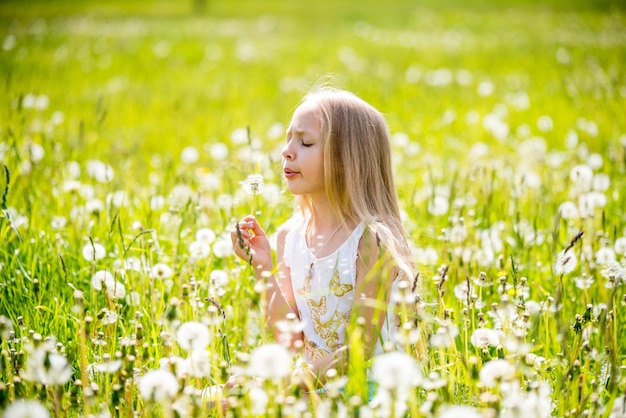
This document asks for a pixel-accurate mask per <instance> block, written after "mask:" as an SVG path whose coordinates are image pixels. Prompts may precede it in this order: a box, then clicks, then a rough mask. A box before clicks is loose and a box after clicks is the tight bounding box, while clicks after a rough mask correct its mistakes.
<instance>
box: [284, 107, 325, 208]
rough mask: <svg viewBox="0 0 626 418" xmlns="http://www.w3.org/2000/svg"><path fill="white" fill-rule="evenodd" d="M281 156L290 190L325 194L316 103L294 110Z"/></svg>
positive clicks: (304, 193)
mask: <svg viewBox="0 0 626 418" xmlns="http://www.w3.org/2000/svg"><path fill="white" fill-rule="evenodd" d="M282 156H283V172H284V175H285V178H286V179H287V187H288V188H289V191H290V192H291V193H293V194H294V195H309V196H311V197H315V195H321V196H324V197H325V196H326V194H325V192H324V144H323V140H322V136H321V124H320V119H319V117H318V110H317V106H316V105H315V103H312V102H304V103H302V104H301V105H300V106H298V108H297V109H296V111H295V112H294V113H293V117H292V118H291V124H290V125H289V128H287V144H286V145H285V147H284V148H283V151H282Z"/></svg>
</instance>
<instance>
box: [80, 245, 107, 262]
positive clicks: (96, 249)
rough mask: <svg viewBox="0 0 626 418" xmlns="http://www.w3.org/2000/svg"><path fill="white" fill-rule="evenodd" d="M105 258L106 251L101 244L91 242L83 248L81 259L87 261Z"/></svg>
mask: <svg viewBox="0 0 626 418" xmlns="http://www.w3.org/2000/svg"><path fill="white" fill-rule="evenodd" d="M105 256H106V250H105V249H104V247H103V246H102V245H101V244H98V243H97V242H94V243H93V244H92V243H91V242H89V243H87V244H85V246H84V247H83V258H84V259H85V260H87V261H94V260H95V261H97V260H101V259H103V258H104V257H105Z"/></svg>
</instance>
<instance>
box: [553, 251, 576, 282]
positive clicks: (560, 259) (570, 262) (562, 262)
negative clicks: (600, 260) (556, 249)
mask: <svg viewBox="0 0 626 418" xmlns="http://www.w3.org/2000/svg"><path fill="white" fill-rule="evenodd" d="M577 265H578V259H577V258H576V255H575V254H574V253H573V252H572V251H561V252H560V253H559V254H558V255H557V257H556V262H555V263H554V273H555V274H556V275H558V276H560V275H561V274H567V273H571V272H572V271H574V270H575V269H576V266H577Z"/></svg>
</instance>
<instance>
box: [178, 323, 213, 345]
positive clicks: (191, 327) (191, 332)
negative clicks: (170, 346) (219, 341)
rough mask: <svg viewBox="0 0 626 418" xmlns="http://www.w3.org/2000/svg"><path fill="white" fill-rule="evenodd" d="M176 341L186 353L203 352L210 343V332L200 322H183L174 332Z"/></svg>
mask: <svg viewBox="0 0 626 418" xmlns="http://www.w3.org/2000/svg"><path fill="white" fill-rule="evenodd" d="M176 341H177V342H178V345H179V346H180V347H181V348H182V349H184V350H187V351H196V350H205V349H206V348H207V346H208V345H209V342H210V341H211V332H210V331H209V328H208V327H207V326H206V325H204V324H203V323H201V322H195V321H189V322H185V323H183V324H182V325H181V326H180V327H178V330H176Z"/></svg>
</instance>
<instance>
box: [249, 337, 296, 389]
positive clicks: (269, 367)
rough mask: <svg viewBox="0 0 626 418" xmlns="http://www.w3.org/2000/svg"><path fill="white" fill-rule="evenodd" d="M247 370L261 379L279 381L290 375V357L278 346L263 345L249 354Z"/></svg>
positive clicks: (284, 349) (287, 352) (285, 350)
mask: <svg viewBox="0 0 626 418" xmlns="http://www.w3.org/2000/svg"><path fill="white" fill-rule="evenodd" d="M248 370H249V373H250V375H251V376H255V377H259V378H261V379H266V380H269V379H279V378H282V377H285V376H287V375H288V374H289V373H291V355H290V354H289V351H287V349H286V348H285V347H283V346H282V345H279V344H265V345H262V346H260V347H257V348H255V349H254V350H253V351H252V353H250V363H249V364H248Z"/></svg>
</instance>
